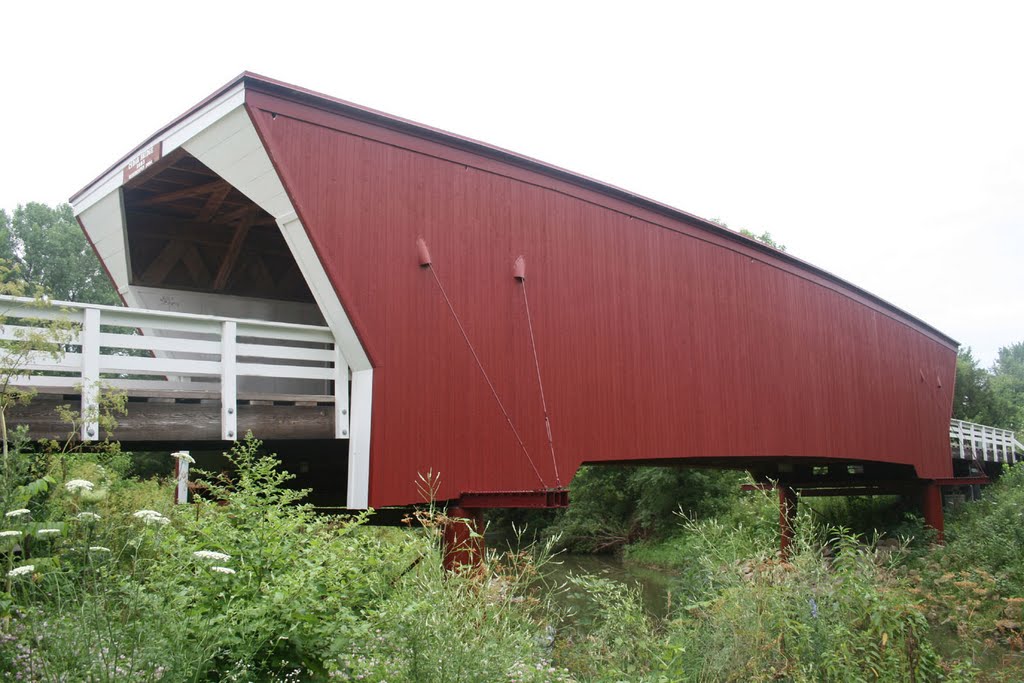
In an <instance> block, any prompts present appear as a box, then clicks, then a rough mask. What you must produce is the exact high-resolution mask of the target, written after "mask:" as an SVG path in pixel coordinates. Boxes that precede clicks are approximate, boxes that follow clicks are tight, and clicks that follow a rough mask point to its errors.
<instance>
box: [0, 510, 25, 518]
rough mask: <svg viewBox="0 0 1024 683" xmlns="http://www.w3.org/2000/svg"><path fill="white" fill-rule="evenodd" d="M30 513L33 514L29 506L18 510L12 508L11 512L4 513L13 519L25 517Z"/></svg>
mask: <svg viewBox="0 0 1024 683" xmlns="http://www.w3.org/2000/svg"><path fill="white" fill-rule="evenodd" d="M28 514H31V512H29V510H28V508H19V509H18V510H11V511H10V512H8V513H6V514H4V517H10V518H12V519H13V518H15V517H23V516H25V515H28Z"/></svg>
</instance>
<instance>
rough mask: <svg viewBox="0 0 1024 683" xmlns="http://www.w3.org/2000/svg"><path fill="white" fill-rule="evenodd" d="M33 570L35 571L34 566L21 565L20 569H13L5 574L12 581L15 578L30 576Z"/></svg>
mask: <svg viewBox="0 0 1024 683" xmlns="http://www.w3.org/2000/svg"><path fill="white" fill-rule="evenodd" d="M35 570H36V567H35V565H32V564H23V565H21V566H20V567H15V568H14V569H12V570H11V571H9V572H7V576H9V577H11V578H12V579H13V578H14V577H16V576H24V575H25V574H31V573H32V572H34V571H35Z"/></svg>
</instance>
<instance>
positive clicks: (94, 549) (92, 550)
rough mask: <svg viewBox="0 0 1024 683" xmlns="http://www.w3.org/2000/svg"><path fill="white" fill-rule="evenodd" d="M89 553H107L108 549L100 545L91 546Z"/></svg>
mask: <svg viewBox="0 0 1024 683" xmlns="http://www.w3.org/2000/svg"><path fill="white" fill-rule="evenodd" d="M89 552H90V553H109V552H110V548H105V547H103V546H102V545H91V546H89Z"/></svg>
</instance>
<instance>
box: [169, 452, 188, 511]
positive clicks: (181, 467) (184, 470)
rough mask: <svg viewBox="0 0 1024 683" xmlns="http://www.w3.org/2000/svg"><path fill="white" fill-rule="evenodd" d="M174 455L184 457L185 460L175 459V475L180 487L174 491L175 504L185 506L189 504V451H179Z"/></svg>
mask: <svg viewBox="0 0 1024 683" xmlns="http://www.w3.org/2000/svg"><path fill="white" fill-rule="evenodd" d="M172 455H184V456H186V457H184V458H175V459H174V462H175V465H174V474H175V478H176V479H177V481H178V486H177V487H176V488H175V489H174V503H175V504H176V505H184V504H185V503H187V502H188V461H189V458H188V455H189V453H188V451H178V452H177V453H173V454H172Z"/></svg>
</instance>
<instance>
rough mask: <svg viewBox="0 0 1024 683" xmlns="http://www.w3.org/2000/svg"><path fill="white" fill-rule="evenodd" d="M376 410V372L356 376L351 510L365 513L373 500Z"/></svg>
mask: <svg viewBox="0 0 1024 683" xmlns="http://www.w3.org/2000/svg"><path fill="white" fill-rule="evenodd" d="M372 409H373V370H372V369H370V370H356V371H355V372H353V373H352V410H351V412H352V416H351V417H352V420H351V421H350V427H351V429H350V434H351V436H350V437H349V440H348V496H347V503H346V505H347V507H348V508H350V509H353V510H364V509H366V507H367V506H368V505H369V497H370V425H371V424H372Z"/></svg>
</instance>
